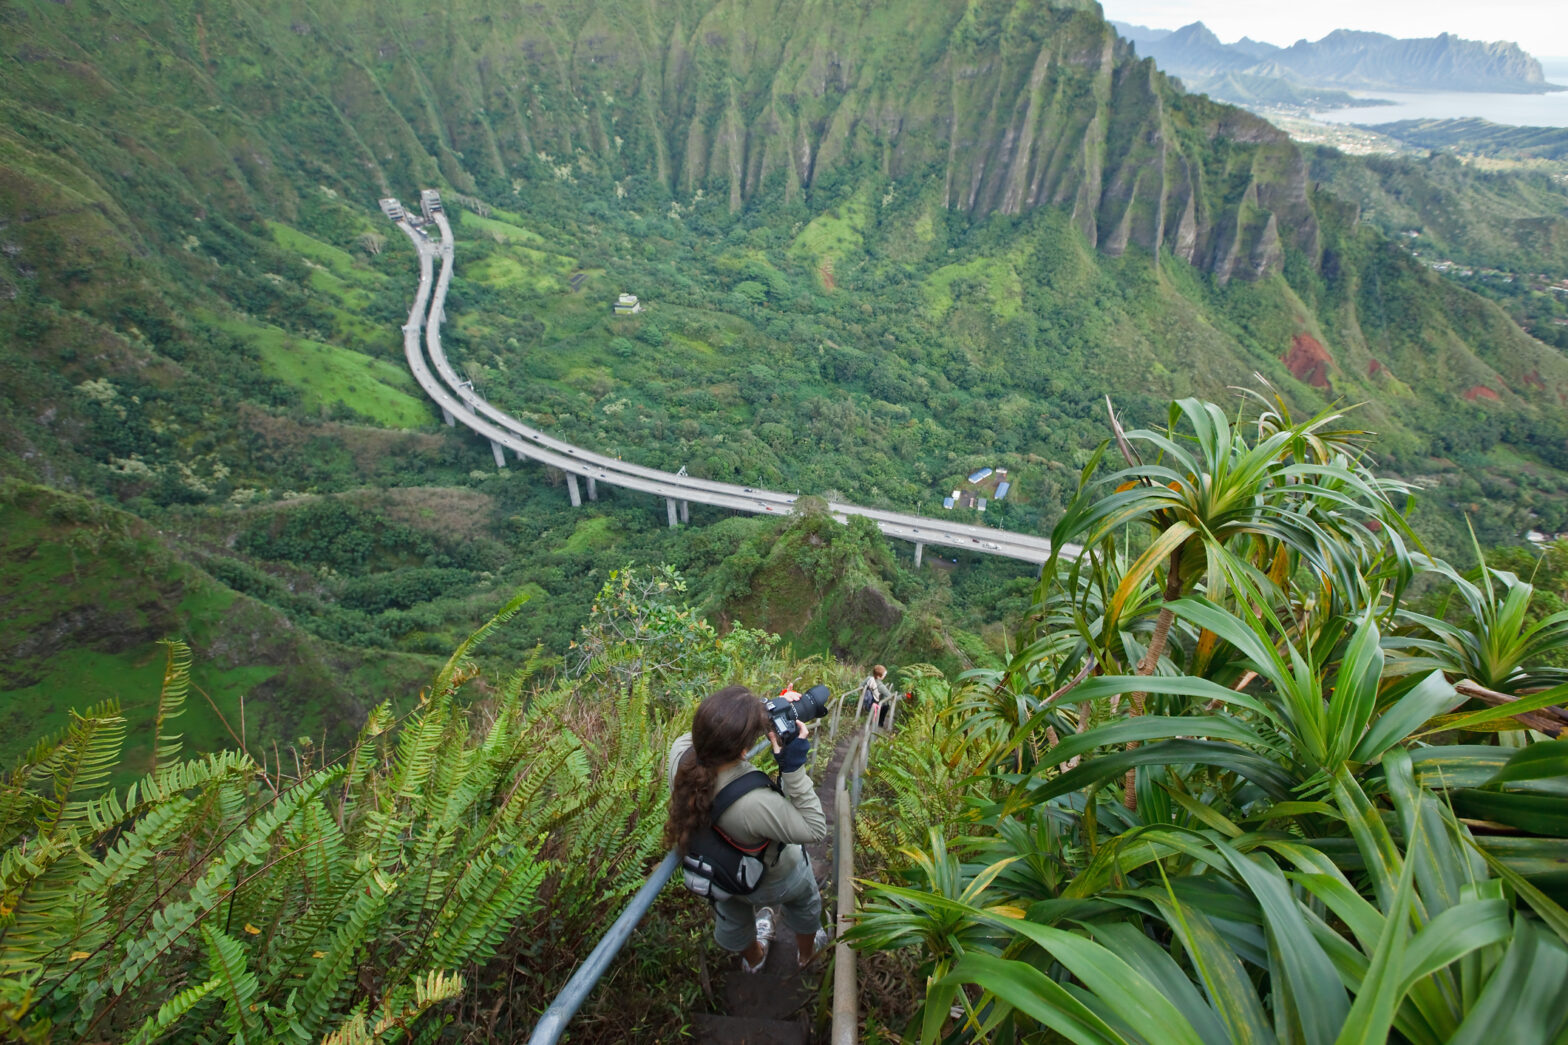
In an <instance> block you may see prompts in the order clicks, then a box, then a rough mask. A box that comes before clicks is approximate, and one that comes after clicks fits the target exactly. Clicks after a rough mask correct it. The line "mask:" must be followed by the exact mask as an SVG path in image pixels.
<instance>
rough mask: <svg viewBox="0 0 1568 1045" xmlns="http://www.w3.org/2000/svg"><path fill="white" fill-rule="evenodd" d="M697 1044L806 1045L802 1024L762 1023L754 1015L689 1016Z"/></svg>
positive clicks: (788, 1022)
mask: <svg viewBox="0 0 1568 1045" xmlns="http://www.w3.org/2000/svg"><path fill="white" fill-rule="evenodd" d="M692 1029H693V1030H694V1031H696V1038H697V1041H698V1043H699V1045H807V1043H808V1042H809V1041H810V1036H809V1035H808V1034H807V1032H806V1025H805V1022H804V1021H801V1020H797V1021H785V1020H763V1019H758V1018H756V1017H754V1016H713V1015H708V1014H701V1015H697V1016H693V1017H692Z"/></svg>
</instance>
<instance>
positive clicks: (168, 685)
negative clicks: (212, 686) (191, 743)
mask: <svg viewBox="0 0 1568 1045" xmlns="http://www.w3.org/2000/svg"><path fill="white" fill-rule="evenodd" d="M162 646H163V647H164V650H165V658H164V663H163V688H162V689H161V690H159V692H158V717H157V718H156V719H154V720H153V742H152V763H153V766H154V767H155V768H156V767H157V765H158V763H159V762H165V761H168V760H170V759H176V758H179V757H180V750H181V747H182V745H183V739H184V734H183V733H173V734H171V733H168V732H167V731H166V729H167V726H168V724H169V723H171V722H173V721H174V720H175V719H177V718H179V717H180V716H181V715H183V714H185V694H186V692H187V691H188V690H189V689H190V685H191V648H190V647H189V646H187V645H186V644H185V643H183V642H180V641H178V640H177V639H166V640H164V641H163V643H162Z"/></svg>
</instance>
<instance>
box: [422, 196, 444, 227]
mask: <svg viewBox="0 0 1568 1045" xmlns="http://www.w3.org/2000/svg"><path fill="white" fill-rule="evenodd" d="M419 209H420V210H422V211H424V212H425V220H426V221H434V220H435V216H436V214H437V213H438V212H439V211H440V210H441V194H440V193H439V192H437V191H436V190H435V189H423V190H421V191H420V193H419Z"/></svg>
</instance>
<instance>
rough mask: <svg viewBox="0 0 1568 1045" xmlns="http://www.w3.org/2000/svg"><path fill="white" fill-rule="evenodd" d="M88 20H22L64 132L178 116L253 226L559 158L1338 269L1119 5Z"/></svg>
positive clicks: (1246, 126)
mask: <svg viewBox="0 0 1568 1045" xmlns="http://www.w3.org/2000/svg"><path fill="white" fill-rule="evenodd" d="M83 6H84V5H75V6H66V5H57V4H52V3H42V2H39V3H35V4H23V5H21V6H18V7H15V8H13V9H12V11H11V12H10V13H9V14H8V16H7V18H8V21H9V23H10V28H11V29H12V30H15V31H14V32H10V33H8V34H7V36H8V39H9V40H10V41H11V42H10V43H9V44H8V45H7V50H8V51H10V52H11V54H10V57H11V58H13V59H14V60H15V65H14V66H13V70H12V72H10V73H6V74H3V76H4V86H5V88H6V93H7V95H8V97H10V98H11V99H13V100H14V103H16V104H19V105H21V106H23V107H28V106H31V107H32V108H33V109H34V110H36V111H38V112H50V111H52V109H53V108H54V107H55V106H56V104H57V102H58V101H59V99H60V97H61V96H62V93H63V94H67V95H69V94H71V93H80V92H82V91H86V92H87V94H88V95H90V96H91V98H90V103H89V104H86V105H83V106H80V107H77V108H76V109H75V119H76V120H78V121H80V122H81V123H84V124H86V125H88V126H89V127H91V128H92V130H93V132H94V133H95V134H100V135H103V136H104V137H107V138H109V139H111V140H114V139H118V142H117V143H118V144H119V145H120V147H121V148H125V149H127V151H130V149H131V148H132V146H131V145H130V143H127V142H126V141H125V139H126V138H127V137H129V136H134V134H135V128H137V127H139V126H144V125H145V124H146V122H147V121H146V118H145V115H137V116H134V117H132V118H129V119H127V118H126V114H128V113H131V112H134V111H135V110H137V109H146V108H150V107H155V106H158V105H159V104H160V103H167V104H168V105H169V106H170V108H171V109H177V110H178V112H173V111H171V112H168V113H167V114H166V116H165V117H160V120H161V121H162V122H164V123H166V124H167V125H168V127H167V128H166V129H167V130H168V132H169V133H171V134H174V135H176V140H177V143H178V146H179V149H180V151H181V152H182V153H190V154H192V160H193V163H192V164H191V165H190V167H188V168H187V169H186V170H185V171H184V172H183V173H184V174H185V175H186V176H188V177H189V178H190V180H192V181H199V182H202V183H204V184H203V185H201V187H200V190H201V191H199V192H198V193H197V194H198V195H202V194H205V193H206V192H207V191H208V190H209V187H210V188H211V189H213V190H216V197H215V198H216V199H218V200H223V201H225V202H229V203H233V204H236V205H240V204H242V202H243V201H246V200H247V199H249V198H253V197H258V196H259V197H266V198H267V199H268V203H269V204H270V205H272V206H276V205H279V204H282V205H285V206H286V205H288V202H289V200H288V197H289V193H291V192H293V191H295V190H294V189H293V188H292V187H291V186H290V185H289V184H287V183H286V181H284V180H281V179H278V178H277V177H276V172H277V171H278V169H279V168H290V167H292V168H302V169H307V170H315V171H320V172H322V173H323V174H326V173H328V172H330V174H331V175H332V176H335V178H336V179H339V180H340V181H341V182H342V183H343V186H344V188H345V189H346V190H347V191H354V192H359V193H362V194H363V195H365V196H367V197H368V196H370V195H372V194H376V193H380V192H384V191H389V190H393V189H406V187H407V186H408V185H410V184H413V182H414V181H415V180H417V179H424V180H433V179H435V178H436V177H437V175H438V171H439V175H440V176H442V177H444V179H445V180H447V181H449V182H450V183H451V184H452V185H454V186H455V187H456V188H458V189H460V190H463V191H470V192H496V191H499V190H501V189H502V187H505V189H507V190H509V189H510V188H511V187H512V184H513V182H514V180H515V179H516V178H517V177H518V175H519V173H520V172H522V171H524V170H527V171H532V172H537V171H538V170H540V169H541V168H539V167H538V163H539V162H543V163H544V164H545V165H546V167H545V168H544V169H548V170H554V172H555V176H557V177H563V178H564V177H570V176H572V174H573V172H574V171H578V172H581V171H583V170H589V169H592V170H597V171H599V172H602V173H607V174H609V175H611V176H613V177H615V178H617V179H632V180H639V179H644V178H650V177H651V178H654V179H656V180H657V181H658V182H659V183H661V184H662V185H663V186H664V187H665V188H666V189H667V190H668V191H670V192H672V193H678V194H689V193H691V192H694V191H695V190H697V189H699V188H701V189H704V190H705V191H707V192H710V193H711V192H714V191H719V192H723V193H726V194H727V196H728V199H729V202H730V205H731V207H732V208H740V207H742V206H744V205H745V204H746V203H747V202H748V201H749V200H751V199H754V198H756V197H758V196H759V195H760V194H764V193H771V192H781V193H784V194H786V195H790V194H795V193H798V192H800V191H802V189H804V188H807V187H809V186H812V185H814V184H816V183H818V182H819V181H820V180H821V179H823V178H825V177H831V176H833V175H835V174H836V173H838V172H841V171H843V170H845V169H847V168H850V167H852V166H858V167H864V166H865V165H875V167H876V168H877V169H879V170H880V171H881V172H882V173H883V174H884V175H886V176H889V177H892V178H900V177H905V176H914V175H921V176H925V175H928V174H930V173H931V172H933V171H935V172H938V173H939V174H940V176H941V178H942V179H943V183H944V185H945V197H946V203H947V205H948V206H949V207H950V208H953V209H955V210H959V211H962V212H964V213H966V214H969V215H972V216H974V217H977V218H978V217H983V216H985V215H987V214H990V213H993V212H1001V213H1006V214H1017V213H1021V212H1023V211H1026V210H1028V209H1030V208H1033V207H1037V206H1043V205H1050V206H1058V207H1062V208H1065V209H1067V210H1069V211H1070V212H1071V214H1072V216H1073V220H1074V222H1075V223H1076V225H1077V226H1078V227H1079V228H1080V229H1081V230H1082V231H1083V232H1084V234H1085V235H1086V236H1087V237H1088V238H1089V239H1090V240H1091V241H1092V242H1094V243H1095V244H1097V245H1099V246H1100V247H1101V248H1102V249H1104V250H1106V251H1108V252H1111V253H1118V252H1121V251H1123V250H1125V249H1127V248H1128V247H1129V246H1138V247H1142V248H1145V249H1149V250H1155V249H1159V248H1164V249H1167V250H1169V251H1171V252H1172V253H1174V254H1176V255H1177V256H1180V257H1183V258H1186V259H1188V260H1189V261H1191V262H1193V263H1194V264H1196V265H1198V266H1200V267H1202V268H1205V269H1207V270H1209V271H1212V272H1213V273H1215V274H1216V275H1217V276H1219V277H1220V278H1221V279H1228V278H1230V277H1232V276H1242V277H1252V276H1256V275H1259V274H1263V273H1266V272H1270V271H1273V270H1275V269H1277V267H1278V266H1279V264H1280V261H1281V256H1282V242H1281V239H1282V236H1284V237H1285V238H1287V239H1289V240H1291V241H1293V242H1294V243H1295V244H1296V245H1297V246H1299V247H1301V248H1302V249H1303V250H1305V251H1306V252H1308V254H1309V255H1315V252H1316V249H1317V240H1318V229H1317V223H1316V220H1315V218H1314V215H1313V213H1312V210H1311V208H1310V206H1308V204H1307V199H1306V197H1307V194H1306V179H1305V170H1304V167H1303V164H1302V162H1301V160H1300V157H1299V155H1298V154H1297V153H1296V151H1295V149H1294V148H1293V147H1292V146H1291V145H1290V144H1289V142H1288V141H1287V140H1286V139H1285V138H1284V136H1283V135H1281V134H1280V133H1279V132H1277V131H1275V130H1274V129H1273V128H1271V127H1270V126H1269V125H1268V124H1266V123H1264V122H1263V121H1261V120H1258V119H1255V118H1253V117H1251V116H1249V115H1247V114H1245V113H1242V112H1239V111H1236V110H1233V109H1229V108H1226V107H1223V106H1219V105H1215V104H1212V103H1210V102H1208V101H1207V100H1206V99H1201V98H1193V97H1189V96H1185V95H1183V94H1181V93H1180V92H1179V91H1178V90H1177V89H1175V88H1174V87H1173V86H1172V85H1171V84H1170V83H1169V82H1167V81H1166V79H1165V78H1164V77H1163V76H1162V75H1161V74H1159V73H1158V72H1156V71H1155V69H1154V67H1153V65H1152V63H1150V62H1144V61H1139V60H1137V58H1136V57H1135V56H1134V55H1133V53H1132V51H1131V49H1130V48H1129V47H1128V46H1127V45H1126V44H1125V42H1123V41H1122V40H1121V39H1120V38H1119V37H1118V36H1117V35H1116V34H1115V32H1114V31H1112V29H1111V28H1110V27H1109V26H1108V24H1107V23H1106V22H1104V20H1103V19H1102V18H1101V17H1100V14H1099V10H1098V8H1097V7H1096V6H1094V5H1087V6H1056V7H1049V6H1045V5H1042V4H1039V3H1012V2H1009V0H979V2H976V3H972V4H968V5H965V6H957V5H932V4H929V3H925V2H919V0H893V2H888V3H880V2H879V3H874V4H873V3H867V2H864V0H681V2H671V3H653V4H647V5H638V6H635V7H628V6H627V5H623V4H611V3H606V2H600V0H571V2H567V0H543V2H539V3H533V4H528V5H525V6H523V7H517V6H514V5H510V4H503V3H500V2H499V0H456V2H454V3H451V4H449V5H444V6H441V7H425V6H419V7H415V6H413V5H407V6H404V5H400V4H396V3H378V4H375V5H369V4H363V3H344V4H338V5H314V6H307V5H304V4H295V3H287V2H285V3H280V4H277V5H266V6H264V7H260V8H257V7H251V6H232V7H231V6H228V5H224V4H218V5H210V4H206V3H200V2H196V0H187V2H186V3H183V4H182V3H180V2H178V0H177V2H175V3H171V4H169V5H165V6H164V7H163V8H161V9H160V11H159V12H158V13H156V14H148V15H136V16H132V15H128V14H125V13H113V12H109V13H106V12H102V11H94V12H87V11H84V10H81V8H82V7H83ZM72 70H75V72H74V73H73V72H72ZM84 73H85V74H86V75H85V76H83V74H84ZM72 76H77V77H78V82H77V84H76V85H75V87H74V88H71V89H67V88H66V87H64V86H63V85H62V77H65V78H69V77H72ZM84 100H85V99H84ZM294 128H308V130H306V131H305V132H304V133H296V132H295V131H294ZM153 145H154V143H147V142H136V143H135V147H139V148H142V149H149V148H152V147H153ZM1282 230H1284V231H1282Z"/></svg>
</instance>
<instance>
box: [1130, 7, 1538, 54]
mask: <svg viewBox="0 0 1568 1045" xmlns="http://www.w3.org/2000/svg"><path fill="white" fill-rule="evenodd" d="M1100 2H1101V4H1103V5H1104V8H1105V16H1106V17H1107V18H1114V19H1116V20H1117V21H1119V22H1131V23H1133V24H1134V25H1146V26H1149V27H1151V28H1154V29H1178V28H1180V27H1181V26H1184V25H1186V24H1188V23H1189V22H1202V23H1203V24H1204V25H1207V26H1208V27H1209V28H1210V29H1212V30H1214V32H1215V33H1216V34H1217V35H1218V36H1219V38H1220V39H1221V40H1223V41H1225V42H1226V43H1231V42H1233V41H1235V40H1238V39H1240V38H1241V37H1243V36H1250V37H1252V38H1253V39H1254V40H1265V41H1267V42H1269V43H1271V44H1279V45H1281V46H1286V45H1289V44H1293V43H1295V42H1296V41H1297V40H1300V39H1303V38H1305V39H1308V40H1317V39H1320V38H1322V37H1323V36H1326V35H1327V34H1328V33H1330V32H1332V31H1333V30H1335V29H1368V30H1372V31H1374V32H1379V33H1388V34H1389V35H1391V36H1407V37H1408V36H1436V35H1437V34H1438V33H1442V32H1449V33H1453V34H1455V35H1456V36H1463V37H1466V38H1468V39H1472V40H1510V41H1512V42H1514V43H1516V44H1518V45H1519V46H1520V47H1522V48H1524V49H1525V50H1526V51H1528V52H1529V53H1530V54H1533V55H1535V56H1536V57H1538V58H1541V57H1554V56H1555V57H1560V56H1568V4H1565V3H1564V2H1563V0H1486V2H1484V3H1476V2H1474V0H1465V2H1460V0H1312V2H1311V3H1301V2H1297V3H1285V4H1275V3H1268V2H1262V3H1260V2H1258V0H1100Z"/></svg>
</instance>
